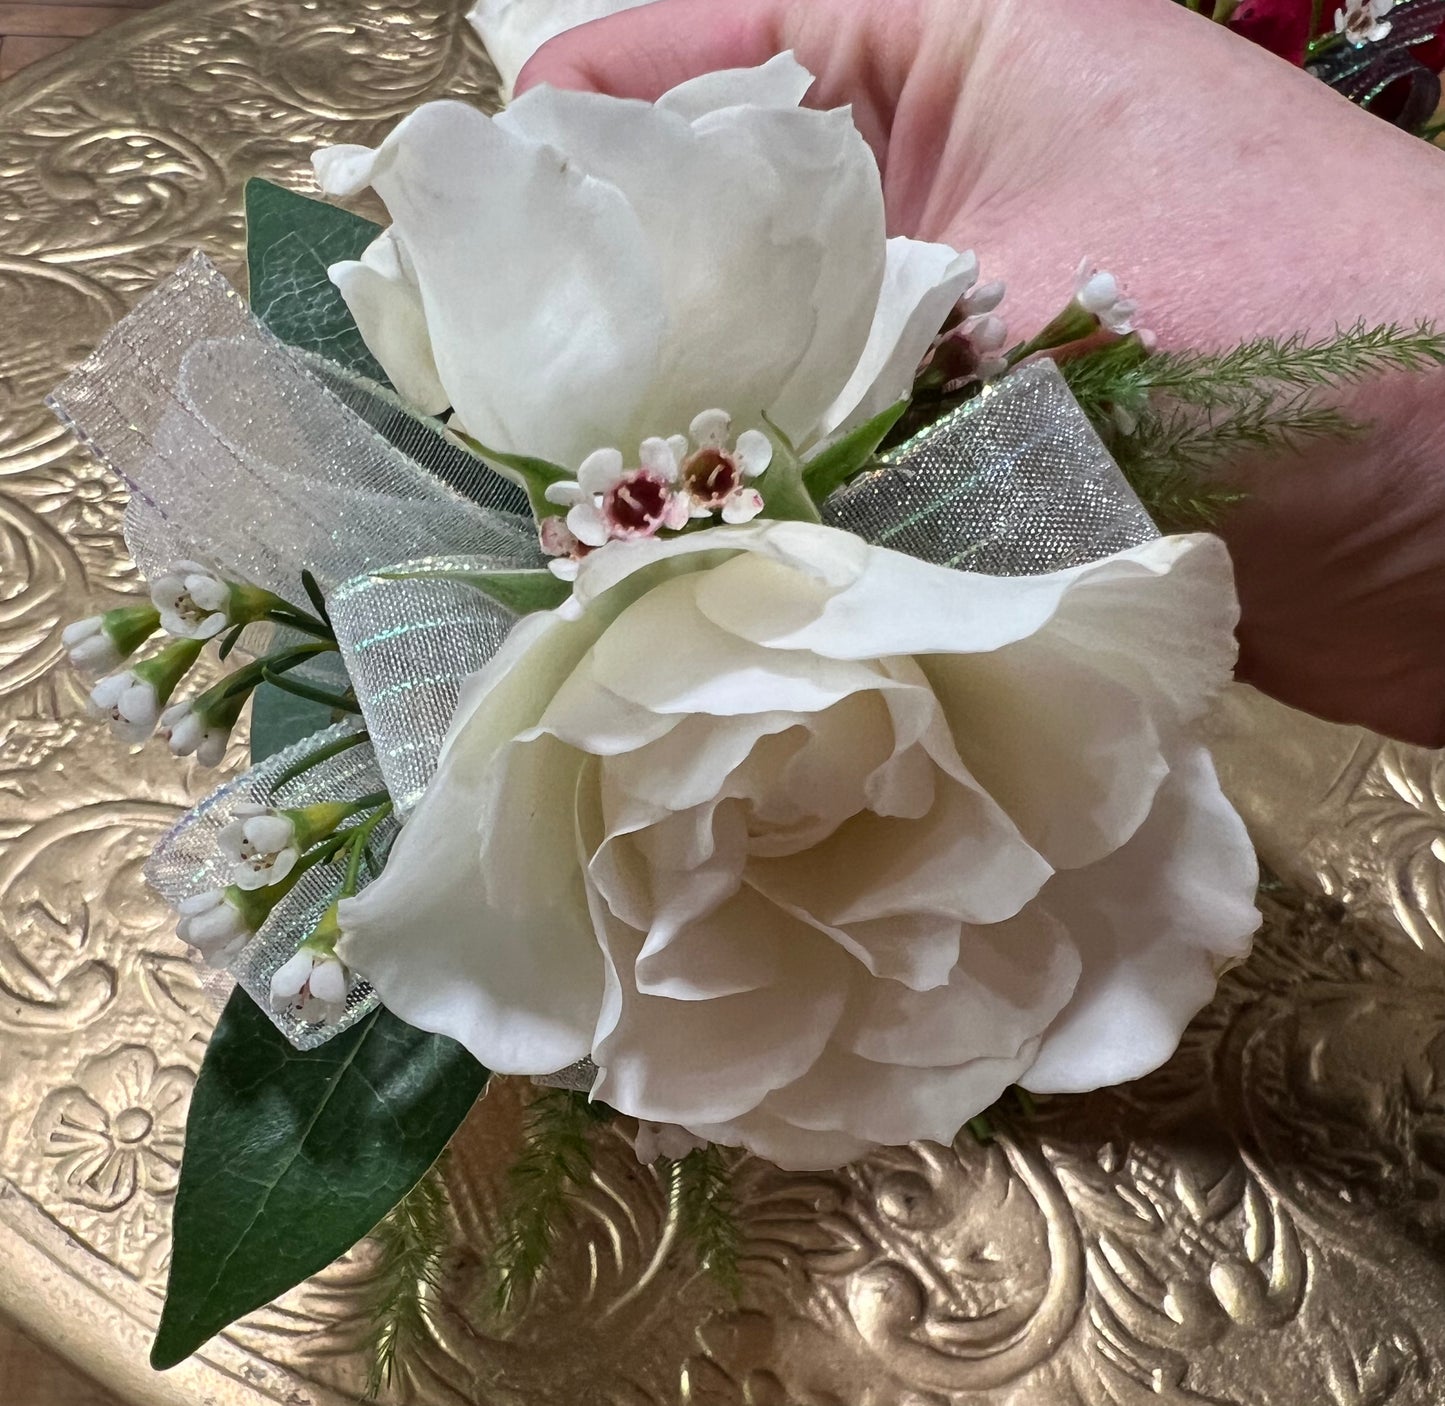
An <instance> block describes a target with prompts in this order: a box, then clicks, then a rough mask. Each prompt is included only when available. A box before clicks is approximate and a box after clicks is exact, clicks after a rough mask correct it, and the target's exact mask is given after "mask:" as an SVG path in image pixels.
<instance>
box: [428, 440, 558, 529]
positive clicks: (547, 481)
mask: <svg viewBox="0 0 1445 1406" xmlns="http://www.w3.org/2000/svg"><path fill="white" fill-rule="evenodd" d="M454 433H456V435H457V438H459V439H461V440H462V441H464V442H465V444H466V445H467V447H468V448H469V449H471V450H472V451H473V452H474V453H476V454H480V455H481V456H482V458H483V459H486V460H487V461H488V462H489V463H490V464H491V465H492V466H493V467H494V468H498V467H500V468H501V469H502V470H504V471H505V473H506V476H507V477H508V478H510V479H511V480H512V482H513V483H517V484H520V485H521V486H522V487H523V488H525V489H526V490H527V500H528V502H530V503H531V505H532V514H533V516H534V517H537V518H539V519H540V518H544V517H555V516H556V515H558V514H559V513H565V512H566V511H567V509H566V508H563V507H559V506H558V505H557V504H555V503H549V502H548V501H547V497H546V494H547V489H548V488H549V487H550V486H551V485H552V484H554V483H561V482H562V481H563V480H564V479H575V478H576V477H577V475H576V474H575V473H574V472H573V471H572V470H571V469H564V468H563V467H562V465H561V464H554V463H552V462H551V461H550V460H548V459H534V458H533V457H532V456H531V455H530V454H504V453H503V452H502V451H501V450H500V449H489V448H488V447H487V446H486V445H485V444H483V443H482V442H481V441H480V440H476V439H473V438H472V437H471V435H468V434H462V433H461V432H460V431H454Z"/></svg>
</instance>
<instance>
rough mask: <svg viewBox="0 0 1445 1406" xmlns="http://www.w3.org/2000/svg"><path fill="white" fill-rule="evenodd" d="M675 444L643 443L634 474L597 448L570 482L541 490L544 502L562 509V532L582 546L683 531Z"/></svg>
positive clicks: (611, 452)
mask: <svg viewBox="0 0 1445 1406" xmlns="http://www.w3.org/2000/svg"><path fill="white" fill-rule="evenodd" d="M679 443H681V444H682V446H683V447H684V448H685V447H686V441H685V440H682V437H681V436H680V435H679V436H676V437H674V439H672V440H666V439H656V438H654V439H645V440H643V442H642V448H641V450H640V452H639V455H638V458H639V460H640V466H639V467H638V468H635V469H629V468H627V466H626V461H625V460H624V459H623V457H622V451H621V450H620V449H598V450H596V451H594V452H593V453H591V454H589V455H588V456H587V457H586V459H584V460H583V461H582V467H581V468H580V469H579V470H578V471H577V478H576V480H575V481H573V480H570V479H564V480H563V481H562V482H560V483H554V484H552V485H551V486H550V487H549V488H548V489H547V501H548V502H549V503H557V504H560V505H562V506H564V507H566V508H567V509H568V512H567V528H568V530H569V531H570V532H571V533H572V535H573V536H574V537H576V538H577V540H578V541H579V542H581V543H582V544H583V546H587V547H601V546H605V545H606V544H607V543H608V542H635V541H638V540H640V539H641V538H644V537H652V536H654V535H655V534H656V533H657V531H658V529H659V528H662V527H671V528H679V527H685V526H686V525H687V517H688V514H687V504H686V501H685V500H683V499H682V498H680V497H679V496H678V494H677V491H676V490H677V481H678V473H679V463H678V460H679V457H680V455H679V452H678V445H679ZM544 550H545V546H544Z"/></svg>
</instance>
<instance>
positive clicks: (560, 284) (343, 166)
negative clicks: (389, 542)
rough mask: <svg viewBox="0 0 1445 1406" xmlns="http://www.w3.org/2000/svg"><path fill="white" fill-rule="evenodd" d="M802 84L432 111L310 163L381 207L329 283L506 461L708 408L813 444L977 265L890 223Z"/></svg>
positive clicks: (570, 455) (649, 427)
mask: <svg viewBox="0 0 1445 1406" xmlns="http://www.w3.org/2000/svg"><path fill="white" fill-rule="evenodd" d="M811 82H812V77H811V75H810V74H809V73H808V72H807V71H806V70H805V69H803V68H802V67H800V66H799V65H798V63H797V62H796V61H795V60H794V59H793V58H792V56H791V55H787V54H784V55H781V56H779V57H778V58H776V59H773V60H772V61H771V62H769V63H767V64H765V65H763V66H762V67H761V68H756V69H741V70H734V71H733V72H730V73H714V74H708V75H706V76H705V77H702V78H699V79H695V80H693V81H692V82H690V83H685V84H683V85H682V86H681V87H679V88H675V89H674V90H673V91H672V92H670V93H667V94H666V95H664V96H663V97H662V98H661V99H660V100H659V101H658V102H657V104H656V105H655V106H653V105H649V104H646V103H640V102H628V101H623V100H620V99H617V98H610V97H604V96H601V95H599V94H596V93H570V92H558V91H556V90H553V89H550V88H539V89H534V90H533V91H532V92H529V93H527V94H526V95H525V96H524V97H522V98H520V99H519V100H518V101H517V102H516V103H514V104H513V105H512V106H511V107H510V108H509V109H507V111H506V112H504V113H503V114H502V115H501V116H499V117H496V118H491V117H487V116H484V115H483V114H482V113H480V112H478V111H477V110H476V109H475V108H471V107H468V106H466V105H464V104H462V103H458V102H435V103H428V104H427V105H426V106H424V107H422V108H420V109H418V110H417V111H416V112H414V113H413V114H412V115H411V116H409V117H407V118H406V119H405V120H404V121H403V122H402V123H401V124H400V125H399V126H397V127H396V129H395V130H394V131H393V132H392V133H391V134H390V135H389V136H388V137H387V138H386V139H385V141H383V142H382V144H381V145H380V146H379V147H377V148H376V149H374V150H373V149H371V148H369V147H361V146H338V147H330V148H328V149H326V150H324V151H321V152H318V153H317V155H316V157H315V166H316V174H317V179H318V181H319V182H320V184H321V186H322V188H323V189H324V190H326V191H327V192H329V193H331V194H334V195H353V194H355V193H357V192H358V191H360V190H362V189H363V188H365V187H367V186H370V187H371V188H373V189H374V190H375V191H376V193H377V194H378V195H379V196H381V198H382V199H383V200H384V201H385V202H386V206H387V209H388V210H389V211H390V213H391V218H392V221H393V223H392V225H391V227H390V229H388V230H387V231H386V232H385V233H384V234H383V235H382V236H380V238H379V239H378V240H377V241H376V243H375V244H374V245H373V246H372V248H371V249H369V250H368V251H367V253H366V255H364V256H363V258H361V259H360V260H355V261H352V262H348V263H343V264H337V265H335V266H334V267H333V268H332V270H331V276H332V278H333V280H334V281H335V283H336V285H337V286H338V287H339V288H340V289H341V291H342V293H343V295H344V296H345V298H346V302H347V305H348V306H349V307H350V309H351V311H352V313H353V315H354V316H355V318H356V322H357V325H358V326H359V327H360V329H361V332H362V335H363V336H364V337H365V338H366V341H367V345H368V346H369V347H370V348H371V350H372V352H373V353H374V354H375V356H376V357H377V359H378V361H380V363H381V365H382V366H383V367H384V368H385V369H386V372H387V375H388V376H389V377H390V378H391V380H392V381H393V382H394V384H396V385H397V386H398V387H401V388H403V391H404V393H409V394H410V395H411V397H412V398H413V399H414V400H415V401H416V403H417V404H418V406H419V408H421V409H424V410H432V411H437V410H440V409H442V408H444V407H446V406H451V407H452V408H453V409H454V411H455V412H456V416H457V420H458V423H459V424H460V425H461V426H462V427H463V428H465V430H466V431H467V432H468V433H470V434H471V435H473V436H474V437H475V438H477V439H478V440H480V441H481V442H482V443H483V444H486V445H488V446H489V447H491V448H494V449H496V450H499V451H501V452H516V453H520V454H527V455H532V456H536V457H539V458H543V459H548V460H551V461H552V462H553V463H557V464H561V465H564V466H566V467H567V468H568V469H571V470H573V471H574V472H575V471H576V470H577V469H579V468H580V466H581V464H582V463H583V461H584V460H585V459H586V458H587V456H588V455H589V454H591V453H592V452H593V451H594V450H597V449H600V448H606V447H611V448H613V449H619V450H625V451H627V452H628V453H631V452H633V450H634V447H635V446H637V445H639V444H642V443H643V442H644V441H648V440H653V439H658V438H661V439H667V438H668V437H670V436H675V435H677V434H678V433H679V432H680V431H681V430H682V429H684V428H685V427H686V426H688V425H689V424H691V423H692V422H693V421H694V419H695V418H696V417H697V416H699V415H700V414H702V413H703V412H705V411H710V410H713V409H714V408H720V409H721V410H722V411H723V412H724V414H725V416H730V417H731V424H732V432H733V433H734V434H736V435H737V436H739V437H740V438H739V443H741V442H742V439H741V437H742V436H745V435H746V434H747V433H748V432H749V431H756V430H761V429H762V428H763V427H764V418H763V417H764V414H765V413H766V414H767V415H768V416H769V417H770V418H771V419H772V421H773V422H774V423H775V424H777V425H778V426H779V427H781V429H782V430H783V431H784V432H786V433H787V434H788V436H789V437H790V438H791V439H792V440H793V441H794V442H795V443H796V444H798V445H799V446H800V447H801V448H804V449H807V448H808V447H810V446H813V445H816V444H817V443H818V442H819V441H820V440H821V439H822V437H824V436H827V435H830V434H832V433H833V432H834V431H836V430H839V429H845V428H848V427H851V426H852V425H855V424H857V423H860V422H861V421H863V420H866V419H868V418H869V417H871V416H873V415H876V414H878V413H879V412H880V411H883V410H885V409H887V408H888V406H890V405H892V404H894V403H895V402H896V401H898V400H900V399H901V398H902V397H903V396H904V395H905V394H906V393H907V392H908V390H909V388H910V386H911V385H912V381H913V376H914V373H915V371H916V370H917V368H918V365H919V362H920V361H921V360H922V359H923V356H924V354H925V353H926V352H927V350H928V347H929V345H930V343H931V342H932V340H933V338H934V336H935V335H936V333H937V332H938V329H939V328H940V327H941V326H942V325H943V323H944V320H945V319H946V317H947V315H948V313H949V310H950V309H951V308H952V307H953V306H954V304H955V303H956V302H957V301H958V300H959V298H960V297H961V296H963V294H964V293H965V292H966V291H967V290H968V288H969V287H970V285H971V284H972V282H973V280H974V278H975V277H976V274H977V269H978V262H977V260H976V259H975V258H974V257H973V256H972V255H971V254H959V253H957V252H955V251H954V250H953V249H950V248H947V247H946V246H943V245H939V244H926V243H921V242H919V241H917V240H911V239H893V240H889V239H886V238H885V233H884V223H883V193H882V186H881V182H880V180H879V175H878V167H877V164H876V162H875V161H874V159H873V155H872V153H871V152H870V151H869V149H868V146H867V144H866V143H865V142H864V140H863V138H862V137H861V136H860V135H859V133H858V131H857V129H856V128H855V127H854V125H853V120H852V117H851V114H850V113H849V112H848V111H847V110H839V111H834V112H817V111H813V110H811V109H805V108H800V107H799V105H798V104H799V103H800V102H801V100H802V97H803V94H804V93H805V92H806V91H807V89H808V87H809V86H810V84H811ZM628 467H634V466H633V465H629V466H628ZM574 530H575V529H574Z"/></svg>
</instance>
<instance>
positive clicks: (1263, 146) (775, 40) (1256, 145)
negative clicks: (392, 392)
mask: <svg viewBox="0 0 1445 1406" xmlns="http://www.w3.org/2000/svg"><path fill="white" fill-rule="evenodd" d="M784 49H792V50H793V51H795V53H796V54H797V56H798V58H799V59H800V60H801V61H802V62H803V63H804V64H805V65H806V66H807V67H808V68H809V69H811V70H812V71H813V72H814V73H816V74H817V75H818V80H819V81H818V83H817V85H816V86H815V88H814V89H813V92H812V94H811V95H810V97H809V102H810V103H812V104H815V105H818V106H825V107H832V106H838V105H841V104H844V103H852V104H853V107H854V111H855V115H856V120H857V122H858V124H859V126H860V128H861V130H862V131H863V133H864V135H865V136H866V137H867V138H868V140H869V142H870V144H871V145H872V146H873V148H874V151H875V153H876V154H877V156H878V159H879V163H880V165H881V167H882V170H883V179H884V193H885V198H886V201H887V206H888V216H889V226H890V233H892V234H907V235H912V236H914V237H916V238H921V239H931V240H940V241H944V242H946V243H949V244H953V245H955V246H956V247H959V248H972V249H974V250H976V251H977V253H978V255H979V258H980V260H981V261H982V264H983V270H984V277H985V278H995V277H998V278H1004V279H1006V280H1007V282H1008V285H1009V293H1008V298H1007V300H1006V302H1005V304H1004V306H1003V307H1002V308H1001V309H1000V312H1001V314H1003V315H1005V316H1006V317H1007V318H1008V321H1009V324H1010V328H1011V330H1012V331H1014V332H1016V333H1018V334H1023V335H1027V334H1028V333H1030V332H1032V331H1034V330H1037V328H1038V327H1039V326H1041V325H1042V324H1043V323H1044V322H1045V321H1046V320H1047V318H1048V317H1049V315H1050V314H1051V313H1052V312H1054V311H1055V310H1056V309H1057V308H1058V307H1059V306H1060V305H1061V304H1062V303H1063V302H1064V301H1065V300H1066V299H1067V298H1068V296H1069V293H1070V291H1071V280H1072V275H1073V270H1074V269H1075V267H1076V266H1077V264H1078V262H1079V260H1080V258H1081V257H1083V256H1085V255H1087V256H1089V258H1091V259H1092V260H1093V261H1094V262H1095V263H1096V264H1098V265H1099V266H1100V267H1104V268H1108V269H1110V270H1112V271H1113V272H1114V273H1116V274H1117V275H1118V276H1119V277H1120V279H1121V281H1122V282H1123V283H1124V284H1125V287H1126V290H1127V292H1128V293H1129V295H1130V296H1131V297H1133V298H1135V299H1136V300H1137V301H1138V303H1139V304H1140V308H1141V314H1140V320H1141V321H1142V322H1143V324H1144V325H1146V326H1147V327H1149V328H1150V329H1151V330H1153V331H1155V332H1156V333H1157V334H1158V335H1159V338H1160V341H1161V343H1162V345H1163V346H1164V347H1166V348H1193V347H1197V348H1220V347H1225V346H1228V345H1230V344H1232V343H1235V342H1239V341H1242V340H1245V339H1247V338H1249V337H1252V336H1256V335H1259V334H1261V333H1280V334H1283V333H1290V332H1295V331H1304V332H1309V333H1328V332H1329V331H1330V330H1332V329H1333V328H1334V326H1335V325H1336V324H1349V323H1353V322H1355V321H1356V320H1358V319H1359V318H1364V319H1366V320H1367V321H1369V322H1372V323H1373V322H1383V321H1390V320H1399V321H1404V322H1413V321H1415V320H1417V319H1419V318H1421V317H1425V318H1434V319H1439V320H1440V321H1441V322H1442V323H1445V257H1442V250H1441V248H1440V245H1441V242H1442V233H1441V232H1442V226H1445V155H1442V153H1440V152H1439V151H1436V150H1434V149H1432V148H1430V147H1428V146H1427V145H1426V144H1425V143H1423V142H1421V141H1419V140H1418V139H1416V138H1413V137H1410V136H1407V135H1405V134H1404V133H1401V132H1398V131H1396V130H1394V129H1393V128H1391V127H1389V126H1388V125H1387V124H1386V123H1384V122H1382V121H1380V120H1379V119H1378V118H1373V117H1371V116H1369V115H1368V114H1366V113H1363V112H1361V111H1359V110H1358V109H1356V108H1354V107H1352V106H1351V105H1350V104H1349V103H1347V102H1346V101H1344V100H1343V99H1342V98H1339V97H1338V96H1336V95H1335V94H1334V93H1332V92H1330V91H1329V90H1328V89H1327V88H1326V87H1325V86H1324V85H1323V84H1321V83H1319V82H1318V81H1317V80H1315V79H1313V78H1311V77H1309V76H1308V75H1306V74H1304V73H1302V72H1300V71H1297V70H1294V69H1291V68H1290V67H1289V66H1288V65H1287V64H1285V63H1284V62H1283V61H1282V60H1280V59H1277V58H1275V57H1273V56H1272V55H1270V54H1268V53H1266V52H1264V51H1263V50H1260V49H1256V48H1255V47H1253V46H1252V45H1250V44H1249V43H1247V42H1246V41H1244V40H1242V39H1240V38H1238V37H1236V36H1234V35H1231V34H1229V33H1227V32H1226V31H1224V30H1223V29H1222V28H1220V27H1218V26H1215V25H1212V24H1211V23H1209V22H1208V21H1207V20H1205V19H1202V18H1201V17H1200V16H1198V15H1193V14H1190V13H1188V12H1187V11H1185V10H1184V9H1182V8H1181V7H1179V6H1176V5H1174V4H1172V3H1169V0H659V2H658V3H657V4H654V5H650V6H646V7H644V8H642V9H638V10H632V11H628V12H625V13H623V14H620V15H616V16H613V17H612V18H610V19H606V20H602V21H599V22H597V23H596V24H593V25H587V26H584V27H583V28H582V29H579V30H574V31H573V32H572V33H570V34H566V35H563V36H561V37H560V38H559V39H556V40H554V41H553V42H552V43H551V44H549V45H547V46H546V47H545V48H544V49H542V50H541V51H540V52H539V53H538V54H537V55H536V57H535V58H534V59H533V60H532V62H531V63H530V64H529V65H528V67H527V69H526V70H525V71H524V73H523V75H522V78H521V81H520V82H519V83H518V90H519V91H521V90H524V89H525V88H527V87H529V86H533V85H535V84H537V83H542V82H548V83H553V84H556V85H558V86H564V87H571V88H583V89H594V90H599V91H604V92H609V93H614V94H619V95H622V96H627V97H639V98H647V99H651V98H655V97H656V96H658V94H660V93H661V92H663V91H665V90H666V89H668V88H670V87H672V86H673V85H674V84H676V83H679V82H681V81H683V80H684V79H687V78H690V77H693V76H695V75H697V74H699V73H702V72H706V71H708V70H712V69H718V68H729V67H738V66H743V65H751V64H758V63H762V62H763V61H764V60H766V59H767V58H769V57H771V56H772V55H773V54H776V53H778V52H780V51H782V50H784ZM719 216H720V218H726V212H725V211H720V212H719ZM1347 404H1348V405H1349V406H1350V408H1352V409H1353V410H1354V411H1355V412H1356V413H1357V414H1359V415H1365V416H1368V417H1369V419H1370V422H1371V428H1370V430H1369V432H1368V433H1367V434H1366V436H1365V437H1364V438H1362V439H1360V440H1358V441H1355V442H1352V443H1349V444H1332V445H1329V446H1326V447H1324V448H1316V449H1313V450H1311V451H1310V452H1309V453H1307V454H1304V455H1301V456H1299V457H1298V458H1296V459H1291V460H1286V461H1283V462H1281V461H1279V460H1271V461H1269V462H1242V463H1241V464H1240V465H1239V468H1238V479H1239V481H1240V482H1241V483H1242V485H1243V486H1244V487H1245V488H1246V490H1247V492H1248V494H1249V497H1248V500H1247V501H1246V502H1245V503H1244V504H1243V505H1242V506H1241V507H1239V508H1236V509H1234V510H1232V511H1231V513H1230V514H1229V516H1228V517H1227V518H1226V520H1225V521H1224V523H1223V524H1222V531H1223V534H1224V536H1225V537H1226V538H1227V539H1228V541H1229V544H1230V546H1231V549H1232V551H1233V553H1234V558H1235V563H1236V570H1237V572H1238V578H1239V589H1240V596H1241V599H1242V603H1243V611H1244V615H1243V621H1242V624H1241V629H1240V641H1241V656H1240V675H1241V677H1243V678H1245V679H1247V680H1248V681H1250V682H1252V683H1254V684H1256V685H1258V686H1259V687H1260V688H1263V689H1265V690H1266V691H1268V692H1270V693H1272V694H1274V695H1275V696H1277V697H1279V698H1280V699H1282V700H1284V701H1285V702H1287V703H1290V704H1293V705H1295V706H1297V707H1301V708H1305V709H1308V710H1309V711H1312V712H1315V713H1317V714H1319V715H1321V716H1323V717H1327V718H1330V719H1333V720H1336V721H1341V722H1350V723H1359V724H1363V725H1365V726H1368V727H1372V728H1375V729H1377V730H1379V731H1382V732H1385V733H1387V734H1390V735H1392V736H1395V737H1400V738H1404V739H1406V740H1408V741H1412V742H1418V743H1423V744H1426V745H1432V746H1433V745H1440V744H1445V372H1432V373H1430V374H1428V375H1422V376H1405V377H1394V378H1391V379H1390V380H1389V381H1388V382H1376V383H1373V384H1371V385H1370V386H1369V387H1368V388H1367V389H1366V390H1365V391H1364V392H1362V393H1360V394H1358V395H1356V396H1354V397H1353V398H1352V399H1351V401H1349V402H1347Z"/></svg>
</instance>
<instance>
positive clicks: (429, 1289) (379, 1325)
mask: <svg viewBox="0 0 1445 1406" xmlns="http://www.w3.org/2000/svg"><path fill="white" fill-rule="evenodd" d="M441 1167H442V1163H440V1162H438V1163H437V1164H436V1166H434V1167H433V1168H432V1169H431V1171H429V1172H428V1173H427V1174H426V1176H424V1177H423V1178H422V1179H421V1181H419V1182H418V1183H417V1184H416V1186H415V1187H413V1188H412V1190H411V1191H410V1192H408V1193H407V1195H406V1196H405V1197H404V1198H403V1199H402V1200H401V1201H400V1202H399V1203H398V1205H397V1206H396V1207H395V1209H393V1211H392V1212H391V1214H390V1215H389V1216H387V1218H386V1219H385V1220H384V1221H382V1222H381V1224H380V1225H379V1226H377V1227H376V1229H375V1230H374V1231H372V1239H373V1240H374V1241H375V1242H376V1245H377V1249H378V1254H377V1261H376V1269H375V1273H374V1275H373V1277H372V1279H371V1281H370V1285H369V1288H370V1303H369V1306H368V1313H369V1320H370V1324H371V1331H370V1342H371V1347H372V1360H371V1368H370V1371H369V1373H368V1376H367V1383H366V1395H367V1399H368V1400H375V1398H376V1397H377V1395H378V1394H379V1393H380V1392H381V1389H382V1387H383V1386H389V1385H390V1384H391V1381H392V1378H393V1376H394V1375H395V1373H396V1369H397V1364H398V1362H399V1361H400V1360H401V1359H402V1358H403V1357H404V1356H405V1355H406V1354H407V1353H409V1352H411V1351H412V1350H414V1349H415V1348H416V1347H418V1346H419V1345H420V1344H421V1342H422V1341H423V1340H424V1339H425V1337H426V1334H427V1330H428V1328H429V1326H430V1316H431V1302H432V1300H433V1299H434V1298H435V1295H436V1292H437V1290H438V1287H439V1281H440V1275H441V1263H442V1256H443V1254H444V1252H445V1249H446V1246H447V1244H448V1241H449V1236H450V1231H451V1227H450V1226H449V1224H448V1218H447V1195H446V1188H445V1186H444V1185H443V1183H442V1176H441Z"/></svg>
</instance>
